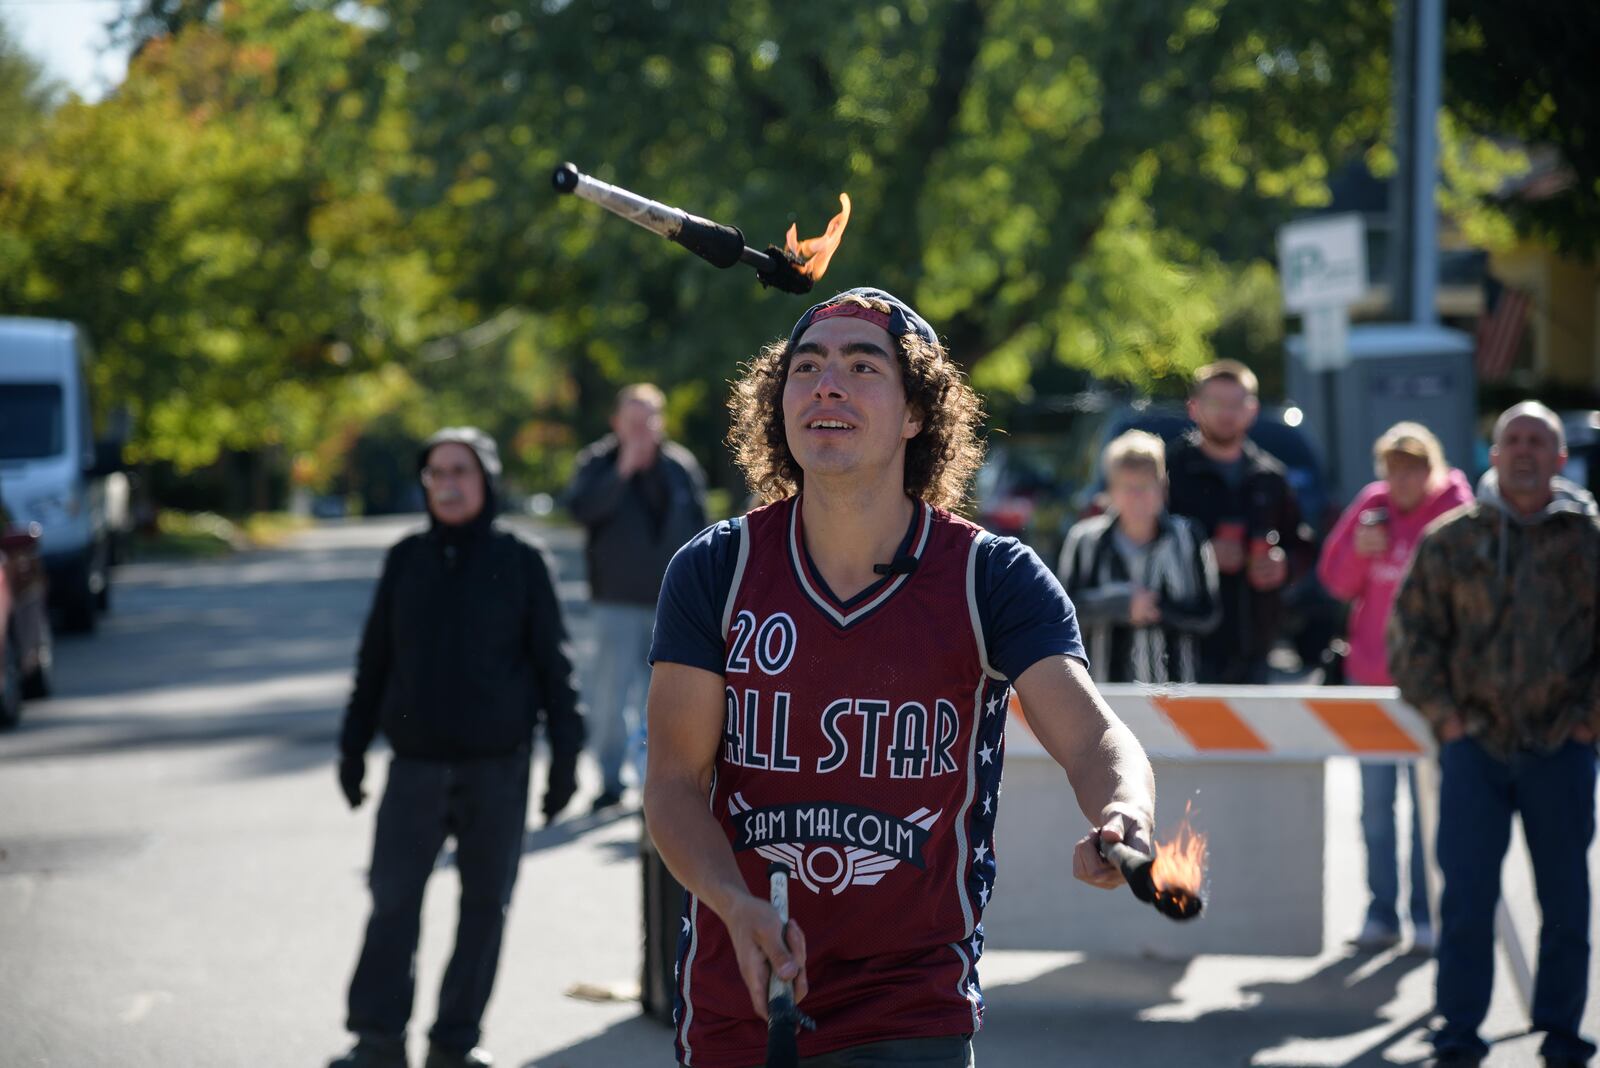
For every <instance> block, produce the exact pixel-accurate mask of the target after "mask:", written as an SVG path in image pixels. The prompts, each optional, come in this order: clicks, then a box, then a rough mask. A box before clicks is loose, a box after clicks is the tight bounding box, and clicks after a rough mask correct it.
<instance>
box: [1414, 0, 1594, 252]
mask: <svg viewBox="0 0 1600 1068" xmlns="http://www.w3.org/2000/svg"><path fill="white" fill-rule="evenodd" d="M1448 12H1449V27H1448V31H1447V32H1448V53H1447V60H1446V67H1445V73H1446V79H1447V83H1448V84H1447V99H1448V101H1449V103H1450V106H1451V110H1452V112H1453V113H1454V115H1455V117H1456V118H1457V119H1458V120H1459V122H1460V125H1461V127H1462V128H1463V129H1465V130H1467V131H1470V132H1472V133H1475V134H1477V135H1478V136H1479V137H1481V138H1487V139H1494V138H1499V139H1506V138H1511V139H1515V140H1516V141H1518V142H1520V143H1521V145H1522V146H1524V147H1527V148H1530V149H1531V148H1551V149H1554V150H1555V152H1556V153H1557V154H1558V156H1559V160H1560V163H1561V165H1562V167H1563V168H1564V169H1565V170H1566V171H1567V174H1565V175H1564V176H1562V178H1563V179H1564V180H1559V181H1554V182H1551V183H1549V188H1546V189H1541V190H1536V191H1534V195H1530V196H1515V197H1511V198H1508V199H1507V200H1506V201H1505V203H1504V208H1505V210H1506V212H1507V213H1508V214H1509V216H1510V218H1511V220H1512V221H1513V222H1514V223H1515V224H1516V225H1517V227H1518V229H1519V230H1520V231H1522V232H1523V233H1526V234H1529V235H1531V236H1533V237H1535V238H1537V239H1539V240H1542V241H1545V242H1547V243H1549V244H1551V245H1553V246H1555V247H1556V248H1559V249H1561V250H1562V251H1564V252H1567V253H1569V254H1571V255H1573V256H1576V257H1580V258H1587V257H1593V256H1594V255H1595V254H1596V252H1597V251H1600V135H1597V131H1600V66H1597V65H1596V63H1595V42H1596V41H1597V40H1600V5H1596V4H1592V3H1579V2H1556V3H1549V4H1532V5H1518V4H1504V3H1496V2H1495V0H1451V3H1450V5H1449V7H1448ZM1494 192H1496V191H1494V190H1491V191H1489V195H1490V196H1491V197H1492V195H1493V193H1494Z"/></svg>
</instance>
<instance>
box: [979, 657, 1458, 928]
mask: <svg viewBox="0 0 1600 1068" xmlns="http://www.w3.org/2000/svg"><path fill="white" fill-rule="evenodd" d="M1100 692H1101V693H1102V694H1103V695H1104V696H1105V698H1106V701H1107V702H1108V703H1109V704H1110V705H1111V707H1112V709H1113V710H1114V711H1115V712H1116V713H1117V715H1118V716H1119V717H1121V719H1122V720H1123V722H1125V723H1126V724H1127V725H1128V726H1129V728H1130V729H1131V730H1132V731H1133V733H1134V734H1135V735H1136V736H1137V737H1138V738H1139V740H1140V742H1141V743H1143V745H1144V747H1145V751H1146V752H1147V753H1149V755H1150V759H1151V763H1152V764H1153V765H1154V767H1155V772H1156V793H1157V812H1156V822H1157V828H1158V831H1161V832H1166V831H1169V830H1170V829H1171V828H1172V827H1174V826H1176V825H1177V823H1178V822H1179V821H1180V820H1181V819H1182V817H1183V815H1184V811H1185V808H1186V806H1189V805H1192V806H1193V821H1194V823H1195V825H1196V827H1197V828H1198V829H1199V830H1201V831H1202V832H1203V833H1205V834H1206V835H1207V838H1208V842H1209V863H1208V874H1207V893H1206V900H1207V913H1206V915H1205V916H1204V917H1202V919H1201V920H1200V921H1199V922H1196V923H1190V924H1171V923H1156V922H1153V921H1152V919H1151V917H1150V916H1149V914H1148V910H1142V909H1133V908H1130V907H1128V902H1127V900H1126V895H1123V894H1106V893H1104V892H1103V891H1099V890H1096V889H1094V888H1092V887H1089V886H1086V885H1084V884H1082V883H1078V882H1076V881H1075V880H1073V879H1072V878H1070V875H1071V851H1072V846H1073V843H1074V842H1075V841H1076V840H1077V839H1078V838H1079V837H1081V836H1082V835H1083V834H1084V833H1085V832H1086V830H1087V826H1086V824H1085V821H1084V819H1083V817H1082V815H1081V813H1080V812H1079V810H1078V805H1077V801H1076V800H1075V798H1074V797H1073V794H1072V791H1071V789H1070V787H1069V786H1068V784H1067V781H1066V778H1065V776H1064V775H1062V773H1061V771H1060V769H1059V768H1058V767H1057V766H1056V764H1055V762H1054V761H1053V760H1052V759H1051V758H1050V757H1049V755H1048V754H1047V753H1046V752H1045V751H1044V748H1043V746H1041V745H1040V744H1039V742H1038V740H1037V739H1036V738H1035V737H1034V736H1033V734H1032V733H1031V732H1030V731H1029V730H1028V729H1027V720H1026V712H1025V711H1024V710H1021V709H1019V708H1018V707H1017V706H1016V703H1015V702H1013V707H1012V718H1011V720H1010V723H1009V725H1008V728H1007V733H1006V749H1005V754H1006V755H1005V759H1006V768H1005V775H1004V791H1003V792H1004V797H1003V800H1002V803H1001V804H1000V806H999V807H1000V812H999V816H998V826H997V829H996V835H995V837H996V842H995V849H996V853H997V855H998V856H999V858H1000V867H999V884H1000V885H999V886H997V887H996V892H995V897H994V902H993V904H992V905H991V906H990V909H989V911H988V912H987V913H986V915H985V930H986V931H987V932H988V935H989V938H990V942H991V944H992V945H994V946H996V947H997V948H1012V949H1051V950H1082V951H1086V952H1092V953H1106V954H1129V953H1134V954H1146V953H1153V954H1157V955H1160V956H1164V957H1173V958H1183V957H1189V956H1195V955H1198V954H1203V953H1226V954H1266V955H1274V954H1281V955H1287V956H1314V955H1316V954H1319V953H1321V952H1322V950H1323V947H1324V945H1325V943H1326V939H1327V934H1328V932H1326V931H1325V921H1324V913H1325V909H1324V901H1323V894H1324V883H1325V879H1324V875H1325V870H1324V868H1325V862H1324V855H1325V840H1326V834H1325V826H1324V825H1325V819H1326V812H1325V804H1324V793H1325V789H1324V780H1325V777H1326V762H1327V761H1328V760H1329V759H1330V758H1332V757H1355V758H1357V759H1361V760H1395V761H1416V760H1418V758H1420V757H1425V756H1428V755H1430V754H1431V753H1432V752H1433V740H1432V735H1431V734H1430V732H1429V730H1428V728H1427V725H1426V723H1425V721H1424V720H1423V719H1422V717H1421V716H1420V715H1419V714H1418V713H1417V712H1416V711H1415V710H1414V709H1412V708H1411V707H1410V706H1408V705H1406V704H1405V703H1404V702H1403V701H1401V700H1400V699H1399V697H1398V694H1397V692H1396V691H1395V690H1394V689H1393V688H1389V687H1358V686H1348V687H1343V686H1341V687H1322V686H1240V687H1221V686H1183V687H1172V688H1166V689H1158V688H1154V687H1149V686H1135V685H1107V686H1102V687H1101V688H1100ZM1422 763H1424V764H1431V761H1423V762H1422ZM1423 793H1424V794H1425V795H1426V794H1428V793H1429V791H1426V790H1425V791H1423ZM1428 837H1429V839H1430V841H1431V837H1432V836H1431V835H1429V836H1428ZM1341 874H1342V873H1341ZM1341 882H1342V883H1345V884H1349V883H1351V880H1350V879H1349V878H1348V877H1344V878H1342V879H1341ZM1358 885H1361V887H1362V890H1361V892H1362V893H1365V889H1364V883H1360V884H1358ZM1063 886H1065V887H1066V888H1067V889H1066V890H1063V889H1062V888H1063Z"/></svg>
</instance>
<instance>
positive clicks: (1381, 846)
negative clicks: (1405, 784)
mask: <svg viewBox="0 0 1600 1068" xmlns="http://www.w3.org/2000/svg"><path fill="white" fill-rule="evenodd" d="M1398 772H1399V765H1397V764H1362V765H1361V836H1362V838H1363V839H1365V840H1366V844H1367V890H1368V891H1370V892H1371V894H1372V902H1371V904H1369V905H1368V906H1367V921H1368V922H1369V923H1371V922H1376V923H1380V924H1382V925H1383V926H1385V927H1388V928H1390V929H1391V930H1395V931H1398V930H1399V929H1400V918H1399V915H1398V913H1397V912H1396V909H1395V902H1396V900H1397V899H1398V898H1399V896H1400V858H1399V855H1398V848H1399V844H1400V843H1399V836H1398V835H1396V834H1395V813H1394V797H1395V785H1396V780H1397V779H1398V777H1399V776H1398ZM1406 778H1407V779H1409V780H1410V782H1411V865H1410V875H1411V925H1412V926H1413V927H1424V926H1428V925H1429V923H1430V920H1429V917H1428V877H1427V870H1428V866H1427V864H1426V863H1425V862H1424V860H1423V855H1422V819H1421V817H1420V815H1419V813H1418V806H1417V777H1416V775H1415V774H1414V773H1412V771H1411V770H1410V769H1409V768H1408V769H1407V770H1406Z"/></svg>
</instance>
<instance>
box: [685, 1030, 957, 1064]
mask: <svg viewBox="0 0 1600 1068" xmlns="http://www.w3.org/2000/svg"><path fill="white" fill-rule="evenodd" d="M976 1063H977V1062H976V1061H975V1060H973V1057H972V1036H971V1035H941V1036H939V1037H936V1038H897V1039H892V1040H890V1041H888V1042H870V1043H868V1044H867V1045H864V1046H851V1047H850V1048H848V1049H838V1050H834V1051H833V1052H832V1053H824V1054H822V1055H821V1056H819V1057H802V1058H800V1068H973V1066H974V1065H975V1064H976ZM679 1068H682V1066H681V1065H680V1066H679ZM757 1068H760V1066H759V1065H758V1066H757Z"/></svg>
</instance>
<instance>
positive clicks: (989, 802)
mask: <svg viewBox="0 0 1600 1068" xmlns="http://www.w3.org/2000/svg"><path fill="white" fill-rule="evenodd" d="M983 814H984V815H985V816H991V815H993V814H994V795H993V794H984V795H983ZM685 930H687V928H685Z"/></svg>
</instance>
